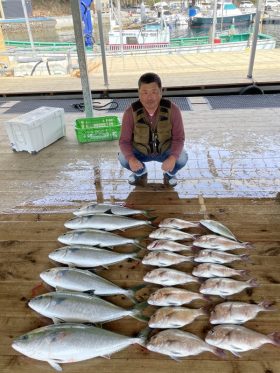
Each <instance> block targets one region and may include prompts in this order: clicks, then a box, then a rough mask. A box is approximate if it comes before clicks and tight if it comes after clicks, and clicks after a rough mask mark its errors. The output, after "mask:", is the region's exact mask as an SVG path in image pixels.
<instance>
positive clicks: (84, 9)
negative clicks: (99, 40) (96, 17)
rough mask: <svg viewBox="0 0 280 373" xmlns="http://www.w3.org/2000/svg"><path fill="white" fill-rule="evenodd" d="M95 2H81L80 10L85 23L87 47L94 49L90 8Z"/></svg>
mask: <svg viewBox="0 0 280 373" xmlns="http://www.w3.org/2000/svg"><path fill="white" fill-rule="evenodd" d="M92 2H93V0H81V1H80V9H81V17H82V21H83V23H84V39H85V46H86V47H92V46H93V35H92V32H93V27H92V21H91V15H90V6H91V4H92Z"/></svg>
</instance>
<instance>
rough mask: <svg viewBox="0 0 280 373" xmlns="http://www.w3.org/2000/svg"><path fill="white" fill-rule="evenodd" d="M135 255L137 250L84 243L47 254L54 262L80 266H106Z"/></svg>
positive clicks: (133, 257)
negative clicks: (110, 248) (119, 251)
mask: <svg viewBox="0 0 280 373" xmlns="http://www.w3.org/2000/svg"><path fill="white" fill-rule="evenodd" d="M137 256H138V250H137V251H134V252H132V253H117V252H115V251H112V250H106V249H100V248H99V247H93V246H86V245H84V246H83V245H76V246H64V247H61V248H59V249H56V250H54V251H53V252H51V253H50V254H49V258H50V259H52V260H54V261H56V262H59V263H63V264H67V265H69V266H74V267H81V268H94V267H98V266H108V265H110V264H115V263H119V262H122V261H123V260H126V259H130V258H132V259H137Z"/></svg>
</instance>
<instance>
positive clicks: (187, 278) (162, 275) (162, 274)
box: [144, 268, 199, 286]
mask: <svg viewBox="0 0 280 373" xmlns="http://www.w3.org/2000/svg"><path fill="white" fill-rule="evenodd" d="M144 281H146V282H151V283H153V284H159V285H165V286H173V285H180V284H187V283H189V282H199V280H198V279H197V278H196V277H194V276H192V275H189V274H187V273H185V272H182V271H177V270H176V269H171V268H156V269H153V270H152V271H150V272H148V273H146V274H145V276H144Z"/></svg>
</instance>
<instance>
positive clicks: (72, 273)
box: [12, 205, 151, 370]
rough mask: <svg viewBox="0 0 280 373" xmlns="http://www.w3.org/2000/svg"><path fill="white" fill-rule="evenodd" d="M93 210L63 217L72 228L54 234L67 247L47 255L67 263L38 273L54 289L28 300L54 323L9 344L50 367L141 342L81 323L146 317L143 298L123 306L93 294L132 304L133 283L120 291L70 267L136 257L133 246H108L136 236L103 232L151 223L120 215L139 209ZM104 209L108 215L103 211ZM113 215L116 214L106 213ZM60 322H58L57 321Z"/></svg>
mask: <svg viewBox="0 0 280 373" xmlns="http://www.w3.org/2000/svg"><path fill="white" fill-rule="evenodd" d="M95 209H96V211H98V213H99V215H88V216H80V215H81V214H80V213H77V214H76V215H77V217H76V218H73V219H70V220H69V221H67V222H66V223H65V226H66V227H67V228H71V229H74V230H73V231H68V232H66V233H65V234H63V235H61V236H59V237H58V241H59V242H62V243H64V244H66V245H69V246H66V247H62V248H59V249H57V250H55V251H53V252H52V253H50V254H49V258H50V259H51V260H53V261H55V262H59V263H62V264H67V265H68V266H69V267H55V268H51V269H48V270H46V271H44V272H42V273H41V274H40V277H41V279H42V280H43V281H44V282H45V283H47V284H48V285H50V286H52V287H54V288H55V289H56V290H57V291H55V292H50V293H46V294H43V295H40V296H37V297H35V298H33V299H31V300H30V301H29V306H30V307H31V308H32V309H33V310H35V311H36V312H38V313H39V314H41V315H43V316H45V317H49V318H51V319H52V320H53V322H54V323H55V324H56V325H49V326H47V327H43V328H39V329H36V330H33V331H31V332H29V333H27V334H25V335H24V336H21V337H19V338H17V339H15V340H14V342H13V344H12V346H13V348H14V349H16V350H17V351H19V352H21V353H23V354H24V355H26V356H29V357H31V358H34V359H38V360H43V361H47V362H48V363H49V364H50V365H51V366H52V367H53V368H55V369H56V370H61V367H60V365H59V363H70V362H74V361H82V360H86V359H90V358H93V357H96V356H109V355H110V354H112V353H114V352H116V351H119V350H121V349H123V348H126V347H127V346H129V345H131V344H133V343H140V344H143V343H144V341H145V340H146V338H144V337H139V338H130V337H126V336H123V335H120V334H117V333H112V332H109V331H107V330H104V329H100V328H96V327H93V326H87V325H83V324H81V323H104V322H108V321H112V320H118V319H120V318H123V317H127V316H131V317H134V318H137V319H139V320H142V321H147V318H146V317H145V316H143V315H142V310H143V308H144V307H145V306H146V305H147V303H146V302H145V303H142V304H136V305H135V306H134V307H132V308H129V309H124V308H122V307H119V306H116V305H114V304H112V303H110V302H108V301H106V300H104V299H102V298H100V297H99V296H107V295H117V294H123V295H127V296H128V297H129V298H130V299H131V300H132V301H133V302H134V303H135V299H134V295H135V292H136V291H137V287H136V288H135V289H122V288H121V287H119V286H117V285H116V284H114V283H112V282H110V281H108V280H106V279H104V278H103V277H101V276H98V275H97V274H96V273H94V272H91V271H89V270H84V269H78V268H75V266H78V267H80V268H83V267H85V268H88V267H97V266H107V265H110V264H114V263H118V262H120V261H122V260H126V259H129V258H133V259H136V260H137V257H138V254H139V249H137V250H134V251H132V252H131V253H117V252H115V251H113V250H111V249H112V248H113V247H115V246H119V245H126V244H136V245H137V244H138V240H134V239H127V238H125V237H121V236H118V235H116V234H114V233H110V232H107V231H111V230H116V229H118V230H123V229H126V228H130V227H138V226H141V225H151V222H150V221H147V220H137V219H132V218H127V217H123V216H120V214H121V213H123V212H125V214H126V215H132V213H133V214H136V213H142V212H141V211H137V210H133V211H131V210H129V209H126V208H125V207H121V206H112V205H110V206H108V205H96V206H95ZM88 210H90V208H89V209H88ZM109 210H110V214H108V215H105V214H103V212H109ZM113 213H114V214H116V215H112V214H113ZM76 228H78V229H76ZM101 229H102V230H101ZM93 245H96V246H99V247H94V246H93ZM101 247H102V248H103V247H106V249H102V248H101ZM138 260H139V259H138ZM85 292H88V293H85ZM98 295H99V296H98ZM60 322H63V323H64V324H61V325H60V324H58V323H60ZM65 322H66V323H65ZM49 341H51V343H50V342H49Z"/></svg>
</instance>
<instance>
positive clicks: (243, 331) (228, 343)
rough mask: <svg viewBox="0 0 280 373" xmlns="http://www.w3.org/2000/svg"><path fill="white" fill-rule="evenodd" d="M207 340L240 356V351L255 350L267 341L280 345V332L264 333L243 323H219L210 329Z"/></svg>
mask: <svg viewBox="0 0 280 373" xmlns="http://www.w3.org/2000/svg"><path fill="white" fill-rule="evenodd" d="M205 340H206V342H207V343H209V344H211V345H213V346H216V347H222V348H224V349H225V350H229V351H231V352H232V353H233V354H234V355H237V356H240V352H246V351H249V350H255V349H257V348H259V347H261V346H262V345H264V344H266V343H272V344H274V345H277V346H280V332H276V333H272V334H269V335H264V334H261V333H258V332H255V331H254V330H251V329H248V328H245V327H244V326H241V325H231V324H225V325H217V326H215V327H214V328H213V329H212V330H210V331H209V332H208V334H207V336H206V338H205Z"/></svg>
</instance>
